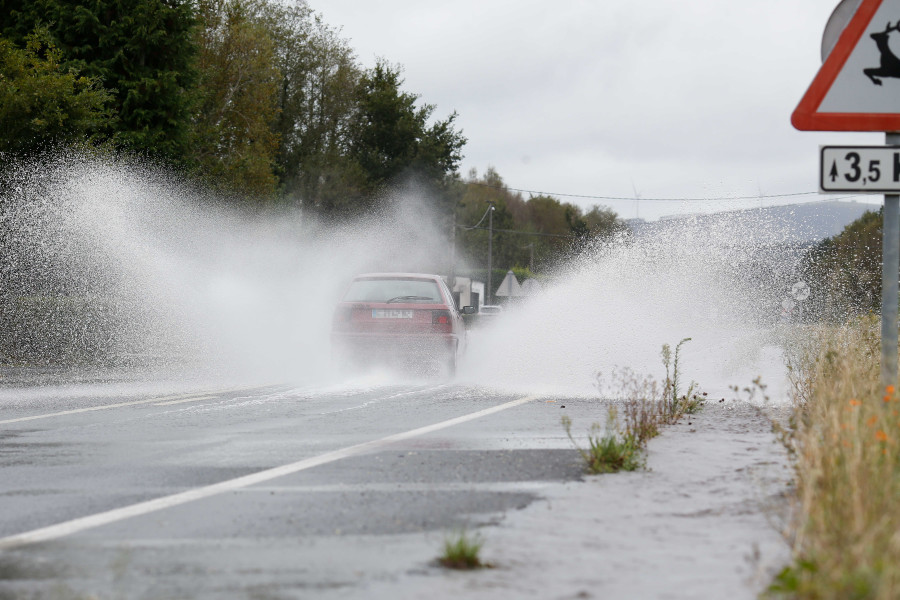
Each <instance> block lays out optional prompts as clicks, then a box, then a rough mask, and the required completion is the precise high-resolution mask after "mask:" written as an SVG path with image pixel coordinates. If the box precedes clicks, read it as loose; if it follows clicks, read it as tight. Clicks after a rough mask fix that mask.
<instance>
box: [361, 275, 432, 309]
mask: <svg viewBox="0 0 900 600" xmlns="http://www.w3.org/2000/svg"><path fill="white" fill-rule="evenodd" d="M344 302H413V303H415V302H418V303H421V304H437V303H443V302H444V300H443V299H442V298H441V292H440V290H439V289H438V285H437V282H435V281H434V280H432V279H356V280H354V281H353V283H351V284H350V289H348V290H347V293H346V294H344Z"/></svg>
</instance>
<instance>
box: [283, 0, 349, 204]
mask: <svg viewBox="0 0 900 600" xmlns="http://www.w3.org/2000/svg"><path fill="white" fill-rule="evenodd" d="M267 20H268V23H269V27H270V31H271V32H272V35H273V37H274V39H275V51H276V55H275V60H276V65H277V66H278V69H279V71H280V73H281V80H280V83H279V90H278V109H279V111H278V116H277V120H276V125H275V131H276V132H277V133H278V136H279V145H278V151H277V154H276V156H277V159H276V160H277V170H278V175H279V176H280V178H281V181H282V185H283V192H284V194H285V196H286V197H287V199H288V200H289V201H290V202H292V203H296V204H302V205H304V206H307V207H310V208H312V209H314V210H317V211H319V212H322V213H326V214H335V213H341V212H344V211H345V210H348V209H349V207H352V205H353V204H355V201H356V200H357V199H358V198H359V196H360V195H361V194H362V192H363V190H364V189H365V188H366V177H365V174H364V173H363V171H362V169H361V168H360V167H359V165H358V164H357V163H355V161H353V160H352V159H351V158H349V156H348V144H349V142H348V131H349V125H350V121H351V119H352V117H353V115H354V112H355V110H356V99H355V90H356V86H357V84H358V83H359V80H360V77H361V76H362V70H361V69H360V68H359V67H358V66H357V64H356V58H355V56H354V53H353V50H352V48H350V46H349V45H348V44H347V42H346V41H345V40H343V39H341V38H340V37H339V36H338V33H337V31H335V30H334V29H332V28H331V27H329V26H328V25H326V24H325V23H324V22H323V21H322V19H321V18H320V17H318V16H316V15H315V14H314V13H313V11H312V10H311V9H310V8H309V6H308V5H307V4H306V2H304V1H302V0H297V1H296V2H295V3H294V4H293V5H290V6H285V5H282V4H272V3H270V4H268V5H267Z"/></svg>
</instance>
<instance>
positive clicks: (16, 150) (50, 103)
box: [0, 29, 110, 156]
mask: <svg viewBox="0 0 900 600" xmlns="http://www.w3.org/2000/svg"><path fill="white" fill-rule="evenodd" d="M60 60H61V56H60V52H59V50H58V49H57V48H56V47H55V46H53V44H52V42H51V41H50V36H49V33H48V32H47V30H46V29H38V30H36V31H35V32H34V33H32V34H31V35H29V36H28V37H27V39H26V47H25V49H24V50H22V49H19V48H16V47H15V46H14V45H13V43H12V42H11V41H9V40H6V39H2V38H0V153H5V152H9V153H12V154H16V155H20V156H21V155H27V154H30V153H34V152H38V151H40V150H42V149H43V148H46V147H48V146H50V145H52V144H55V143H72V142H76V141H77V142H81V141H95V140H99V139H102V138H103V137H105V135H106V134H107V132H108V125H109V121H110V114H109V110H108V109H106V108H105V107H104V105H105V104H106V103H107V102H108V101H109V98H110V94H109V92H108V91H107V90H105V89H104V88H103V87H101V86H100V83H99V81H98V80H97V78H92V77H85V76H82V75H79V74H78V72H77V71H76V70H74V69H70V70H67V71H64V70H63V69H62V67H61V65H60Z"/></svg>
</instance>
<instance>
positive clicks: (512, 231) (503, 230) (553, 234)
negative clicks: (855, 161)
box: [457, 225, 576, 239]
mask: <svg viewBox="0 0 900 600" xmlns="http://www.w3.org/2000/svg"><path fill="white" fill-rule="evenodd" d="M457 227H458V228H459V229H465V230H466V231H471V230H473V229H481V230H484V231H487V230H488V229H489V228H488V227H478V226H477V225H476V226H475V227H466V226H465V225H457ZM492 231H496V232H498V233H517V234H519V235H540V236H544V237H557V238H566V239H571V238H574V237H576V236H574V235H563V234H559V233H541V232H540V231H518V230H515V229H497V228H496V227H494V228H493V229H492Z"/></svg>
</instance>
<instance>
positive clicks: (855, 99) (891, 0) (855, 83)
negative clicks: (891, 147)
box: [791, 0, 900, 131]
mask: <svg viewBox="0 0 900 600" xmlns="http://www.w3.org/2000/svg"><path fill="white" fill-rule="evenodd" d="M892 23H893V25H892ZM791 123H793V125H794V127H796V128H797V129H801V130H804V131H900V0H862V2H861V3H860V5H859V8H858V9H857V10H856V12H855V13H854V15H853V17H852V18H851V19H850V22H849V23H848V24H847V27H846V28H845V29H844V32H843V33H842V34H841V36H840V38H838V41H837V43H836V44H835V46H834V49H833V50H832V51H831V53H830V54H829V55H828V57H827V58H826V59H825V62H824V63H823V64H822V68H821V69H819V72H818V74H816V77H815V79H813V82H812V84H810V86H809V89H808V90H807V91H806V94H804V96H803V99H801V100H800V104H798V105H797V108H796V109H795V110H794V113H793V115H791Z"/></svg>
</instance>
